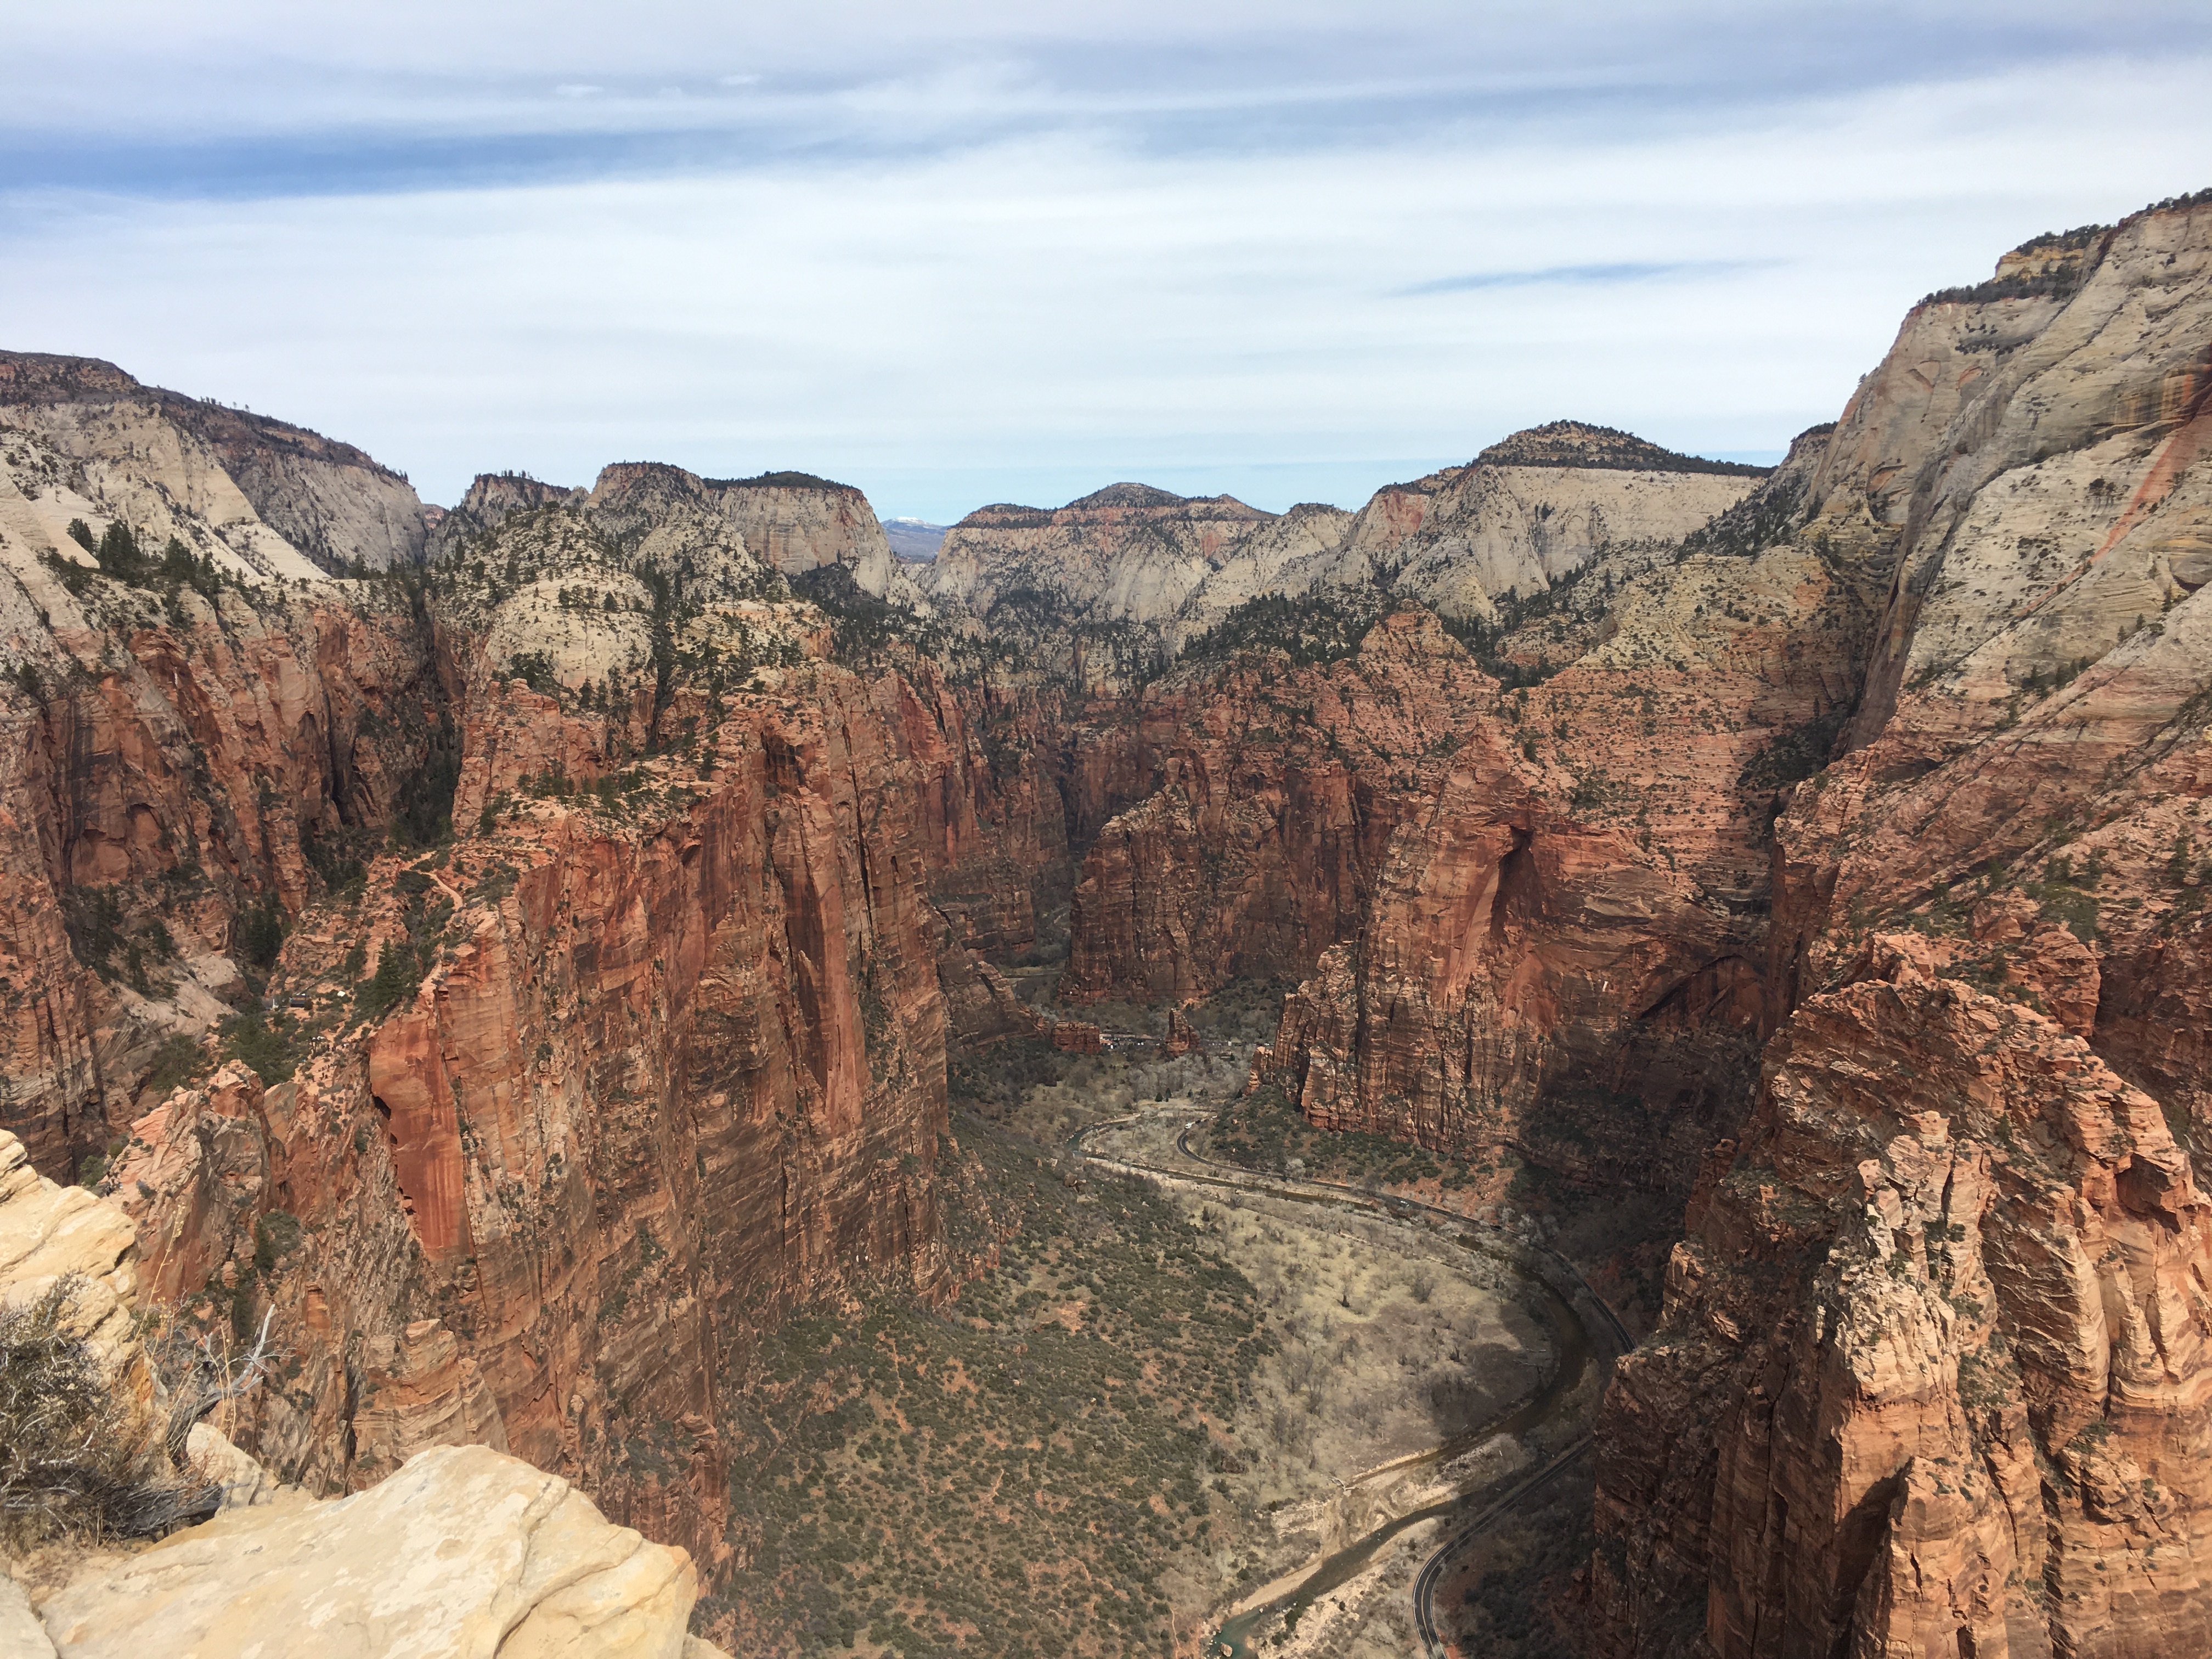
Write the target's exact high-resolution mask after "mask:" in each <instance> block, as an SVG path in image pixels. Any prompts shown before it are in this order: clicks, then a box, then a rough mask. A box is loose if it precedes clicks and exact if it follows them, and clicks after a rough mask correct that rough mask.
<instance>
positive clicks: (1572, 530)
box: [921, 421, 1764, 655]
mask: <svg viewBox="0 0 2212 1659" xmlns="http://www.w3.org/2000/svg"><path fill="white" fill-rule="evenodd" d="M1763 471H1764V469H1761V468H1758V467H1750V466H1741V465H1730V464H1728V463H1724V462H1716V461H1704V460H1699V459H1698V458H1696V457H1694V456H1688V455H1677V454H1675V453H1673V452H1672V451H1669V450H1664V449H1661V448H1660V447H1657V446H1656V445H1655V444H1650V443H1646V442H1644V441H1643V440H1642V439H1640V438H1636V437H1632V436H1631V435H1629V434H1627V433H1625V432H1615V431H1613V430H1612V429H1611V428H1605V427H1591V426H1585V425H1582V424H1580V423H1578V422H1567V421H1561V422H1553V424H1552V425H1550V426H1547V427H1541V428H1536V429H1535V430H1534V431H1532V432H1528V433H1522V434H1519V435H1516V436H1515V437H1512V438H1509V439H1507V440H1506V441H1504V442H1503V443H1500V444H1497V445H1494V446H1492V447H1491V448H1490V449H1487V450H1485V451H1484V452H1483V453H1481V454H1480V455H1479V456H1477V457H1476V458H1475V459H1474V460H1473V461H1471V462H1469V463H1468V465H1465V466H1461V467H1453V468H1450V469H1449V470H1447V471H1443V472H1439V473H1435V474H1432V475H1431V476H1430V477H1426V478H1422V479H1419V480H1417V481H1416V482H1414V483H1408V484H1397V485H1393V486H1391V487H1389V488H1388V489H1383V490H1380V491H1378V492H1376V495H1375V497H1374V499H1373V500H1372V501H1370V502H1369V503H1368V504H1367V506H1366V507H1364V508H1363V509H1362V510H1361V511H1360V512H1359V513H1357V514H1352V513H1344V512H1341V511H1340V510H1339V509H1337V508H1335V507H1326V506H1321V505H1317V504H1313V503H1308V504H1305V505H1303V506H1299V507H1292V508H1291V510H1290V512H1288V513H1284V514H1281V515H1277V514H1274V513H1264V512H1261V511H1260V510H1259V509H1258V508H1255V507H1247V506H1246V505H1245V504H1244V503H1243V502H1242V501H1237V500H1236V499H1235V498H1234V497H1233V496H1228V495H1216V496H1201V497H1197V498H1186V497H1184V496H1181V495H1171V494H1170V493H1169V492H1168V491H1166V490H1164V489H1152V488H1151V487H1149V486H1147V485H1145V484H1136V483H1119V484H1114V485H1110V486H1109V487H1108V488H1107V489H1102V490H1098V491H1097V492H1096V493H1095V494H1092V495H1085V496H1084V497H1083V498H1082V499H1081V500H1080V501H1071V502H1069V503H1068V504H1067V505H1066V507H1060V508H1059V509H1057V510H1055V511H1046V510H1044V509H1041V508H1037V507H1012V506H1006V505H1000V506H996V507H983V508H981V509H980V510H978V511H976V512H975V513H969V515H968V517H966V518H965V519H963V520H961V521H960V522H959V523H958V524H957V525H955V526H952V528H951V530H949V531H947V532H945V541H944V544H943V545H942V547H941V548H940V550H939V553H938V556H937V559H936V561H935V562H934V563H933V564H932V565H931V566H929V567H928V568H927V570H926V571H925V572H924V573H923V574H922V575H921V586H922V587H923V589H924V591H925V592H927V593H928V594H929V596H930V597H931V599H933V600H934V601H935V602H936V603H937V604H938V605H939V607H940V608H941V609H944V610H945V611H949V612H962V611H964V612H965V613H967V614H968V615H969V616H972V617H977V618H979V619H981V621H983V622H984V623H986V624H987V626H988V628H989V629H990V630H991V632H992V633H993V634H994V635H1000V636H1006V637H1014V638H1018V639H1027V638H1028V637H1029V636H1030V635H1039V634H1042V635H1051V634H1054V633H1055V632H1056V631H1058V630H1061V629H1066V627H1067V626H1068V625H1069V624H1071V623H1072V624H1076V625H1078V626H1079V627H1083V628H1088V629H1115V628H1129V629H1134V630H1136V635H1137V637H1138V638H1139V639H1141V640H1143V641H1147V642H1149V643H1150V644H1151V645H1152V646H1153V647H1155V648H1156V649H1158V650H1160V651H1163V652H1164V653H1167V654H1169V655H1172V654H1173V653H1176V652H1179V651H1180V650H1182V647H1184V646H1185V645H1187V644H1188V643H1189V642H1190V641H1193V640H1194V639H1196V638H1197V637H1198V636H1199V635H1202V634H1204V633H1205V632H1206V630H1207V629H1211V628H1213V627H1215V626H1216V625H1218V623H1221V622H1222V621H1223V620H1224V619H1225V618H1226V617H1228V616H1229V615H1230V614H1231V612H1232V611H1235V610H1236V608H1237V606H1239V605H1244V604H1246V603H1248V602H1249V601H1251V600H1253V599H1264V598H1271V597H1272V598H1279V599H1298V598H1301V597H1304V596H1306V595H1309V594H1316V595H1323V596H1327V595H1334V594H1353V595H1359V596H1363V597H1364V598H1366V599H1369V600H1370V601H1371V600H1372V598H1373V596H1374V595H1375V594H1376V593H1377V592H1379V593H1381V594H1383V595H1388V596H1394V597H1396V598H1399V599H1406V600H1411V601H1414V602H1417V603H1420V604H1423V605H1431V606H1433V607H1434V608H1435V609H1437V610H1438V611H1443V612H1445V613H1447V614H1449V615H1451V616H1455V617H1475V618H1480V619H1484V620H1494V619H1495V617H1496V615H1497V610H1496V605H1495V604H1494V601H1495V600H1496V599H1498V598H1501V597H1503V596H1504V595H1506V594H1509V593H1520V594H1522V595H1528V594H1534V593H1536V592H1541V591H1543V590H1545V589H1547V588H1548V587H1549V586H1551V585H1552V584H1553V583H1554V582H1556V581H1558V580H1560V579H1562V578H1564V577H1565V576H1567V575H1569V574H1572V573H1575V572H1577V571H1578V570H1580V569H1581V568H1583V567H1584V566H1586V565H1587V564H1588V563H1589V561H1590V560H1591V559H1592V558H1593V557H1595V556H1596V555H1597V553H1598V552H1599V551H1600V550H1602V549H1605V548H1607V547H1611V546H1614V545H1616V544H1620V545H1626V544H1632V543H1653V542H1674V541H1678V540H1680V538H1682V537H1684V536H1685V535H1686V534H1688V533H1689V532H1691V531H1692V530H1695V529H1697V528H1698V527H1699V526H1701V525H1703V524H1704V523H1705V521H1706V520H1708V519H1710V518H1711V517H1712V516H1713V515H1714V514H1715V513H1718V512H1721V511H1722V510H1723V509H1724V508H1727V507H1732V506H1734V505H1735V504H1736V503H1737V502H1738V501H1741V499H1742V498H1743V496H1744V495H1746V494H1747V493H1748V492H1749V491H1750V489H1752V487H1753V484H1754V483H1756V482H1757V480H1758V478H1759V477H1760V476H1761V475H1762V473H1763Z"/></svg>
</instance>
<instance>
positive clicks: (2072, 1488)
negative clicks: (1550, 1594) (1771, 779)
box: [1594, 938, 2212, 1659]
mask: <svg viewBox="0 0 2212 1659" xmlns="http://www.w3.org/2000/svg"><path fill="white" fill-rule="evenodd" d="M1919 946H1920V941H1918V940H1917V939H1905V940H1892V939H1886V938H1878V939H1876V940H1875V945H1874V948H1873V951H1872V953H1871V959H1870V963H1869V971H1870V972H1873V973H1876V974H1879V975H1882V976H1881V977H1879V978H1873V979H1868V980H1864V981H1860V982H1857V983H1856V984H1853V985H1850V986H1849V987H1845V988H1844V989H1842V990H1839V991H1833V992H1827V993H1824V994H1821V995H1819V996H1816V997H1814V998H1812V999H1810V1000H1808V1001H1807V1002H1806V1003H1805V1005H1804V1006H1802V1007H1801V1008H1800V1009H1799V1010H1798V1011H1797V1012H1796V1015H1795V1016H1794V1017H1793V1018H1791V1020H1790V1023H1789V1024H1787V1025H1786V1026H1785V1027H1784V1030H1782V1032H1781V1033H1780V1035H1779V1036H1778V1037H1777V1039H1776V1041H1775V1042H1774V1044H1773V1045H1772V1047H1771V1049H1770V1051H1769V1054H1768V1056H1767V1060H1766V1074H1765V1085H1764V1087H1763V1089H1762V1091H1761V1095H1760V1101H1759V1109H1758V1110H1757V1112H1756V1114H1755V1115H1754V1116H1753V1120H1752V1122H1751V1124H1750V1126H1749V1127H1748V1128H1747V1131H1746V1133H1745V1135H1744V1138H1743V1140H1742V1143H1741V1146H1731V1147H1724V1148H1723V1151H1722V1152H1720V1153H1719V1154H1717V1156H1716V1158H1715V1160H1714V1164H1713V1165H1712V1169H1711V1174H1712V1175H1713V1176H1715V1177H1716V1178H1715V1179H1713V1180H1712V1181H1711V1182H1710V1183H1709V1184H1708V1185H1706V1186H1705V1187H1704V1188H1701V1189H1700V1193H1699V1199H1698V1200H1697V1202H1696V1203H1695V1204H1694V1205H1693V1206H1692V1212H1691V1216H1690V1229H1691V1237H1690V1238H1689V1240H1688V1242H1686V1243H1683V1244H1681V1245H1679V1246H1677V1247H1676V1249H1675V1252H1674V1261H1673V1263H1672V1265H1671V1267H1670V1268H1669V1271H1668V1296H1667V1306H1666V1311H1665V1314H1664V1316H1663V1318H1662V1324H1661V1327H1660V1329H1659V1330H1658V1332H1657V1333H1656V1334H1655V1336H1654V1337H1653V1339H1652V1340H1650V1342H1649V1343H1647V1344H1646V1345H1645V1346H1644V1348H1642V1349H1641V1350H1639V1351H1638V1352H1637V1353H1636V1354H1635V1355H1634V1356H1633V1357H1632V1358H1631V1359H1630V1360H1629V1361H1627V1362H1626V1364H1624V1367H1623V1369H1622V1370H1621V1372H1620V1376H1619V1377H1618V1379H1617V1380H1616V1382H1615V1383H1614V1386H1613V1391H1612V1394H1611V1395H1610V1396H1609V1398H1608V1401H1607V1408H1606V1412H1607V1416H1606V1422H1605V1425H1604V1430H1603V1432H1604V1439H1605V1443H1606V1445H1607V1468H1606V1475H1605V1480H1604V1482H1603V1485H1602V1486H1601V1492H1600V1498H1599V1504H1600V1507H1599V1525H1600V1528H1601V1533H1602V1534H1604V1535H1605V1537H1606V1540H1607V1543H1606V1547H1603V1548H1601V1550H1600V1552H1599V1554H1598V1557H1597V1559H1596V1562H1595V1566H1594V1572H1595V1596H1596V1599H1597V1601H1598V1604H1599V1606H1600V1607H1601V1609H1602V1610H1603V1611H1604V1612H1605V1613H1607V1615H1608V1618H1607V1622H1606V1624H1605V1626H1604V1630H1605V1640H1604V1643H1603V1645H1602V1646H1601V1649H1600V1651H1601V1652H1606V1653H1630V1652H1638V1651H1644V1650H1650V1649H1651V1648H1652V1647H1653V1646H1654V1645H1656V1642H1657V1641H1658V1640H1662V1639H1663V1638H1664V1637H1665V1635H1666V1634H1667V1632H1666V1630H1665V1626H1666V1624H1667V1622H1668V1620H1666V1618H1665V1617H1664V1613H1665V1612H1666V1611H1669V1610H1670V1609H1668V1607H1667V1603H1666V1602H1665V1601H1659V1600H1658V1599H1657V1598H1654V1597H1653V1596H1652V1595H1650V1590H1651V1589H1652V1588H1653V1587H1654V1585H1655V1583H1668V1581H1670V1580H1671V1581H1674V1582H1675V1583H1676V1584H1677V1585H1679V1586H1680V1589H1679V1590H1678V1593H1680V1595H1681V1599H1682V1601H1683V1602H1684V1603H1687V1604H1689V1605H1692V1606H1694V1607H1697V1608H1698V1609H1699V1611H1700V1612H1702V1613H1703V1618H1702V1621H1701V1622H1702V1627H1703V1637H1704V1640H1705V1644H1706V1645H1707V1647H1708V1648H1709V1649H1710V1650H1711V1651H1712V1652H1714V1653H1715V1654H1717V1655H1719V1656H1723V1659H1733V1656H1739V1655H1741V1656H1748V1655H1753V1654H1763V1653H1770V1652H1771V1653H1779V1654H1796V1653H1803V1654H1825V1653H1837V1652H1850V1653H1852V1654H1869V1655H1885V1656H1887V1655H1899V1656H1905V1655H1921V1654H1927V1653H1936V1652H1942V1653H1951V1652H1959V1653H1972V1654H1976V1655H1982V1654H2014V1655H2024V1654H2048V1653H2053V1652H2057V1653H2068V1654H2084V1655H2087V1654H2134V1653H2152V1652H2164V1651H2194V1650H2197V1649H2198V1648H2200V1647H2203V1645H2204V1644H2206V1643H2207V1642H2212V1595H2208V1590H2212V1586H2208V1585H2207V1584H2206V1583H2204V1582H2203V1575H2204V1568H2203V1549H2204V1543H2203V1534H2204V1531H2205V1528H2206V1527H2207V1525H2208V1524H2212V1522H2208V1521H2207V1520H2206V1516H2207V1515H2208V1513H2212V1511H2209V1510H2208V1508H2207V1494H2206V1492H2205V1490H2204V1488H2205V1486H2206V1483H2207V1474H2206V1469H2207V1464H2206V1462H2205V1449H2206V1443H2207V1440H2208V1437H2212V1363H2209V1362H2212V1356H2208V1353H2207V1351H2206V1346H2205V1320H2206V1316H2207V1314H2208V1312H2212V1308H2208V1306H2207V1302H2206V1291H2205V1274H2206V1270H2207V1267H2208V1265H2212V1263H2208V1253H2212V1229H2208V1225H2207V1222H2208V1209H2207V1206H2206V1204H2205V1201H2204V1200H2203V1196H2202V1194H2200V1193H2199V1192H2198V1190H2197V1186H2196V1182H2195V1180H2194V1177H2193V1176H2192V1174H2191V1170H2190V1165H2189V1159H2188V1158H2187V1156H2186V1154H2185V1153H2184V1152H2182V1151H2181V1149H2180V1148H2179V1147H2178V1146H2176V1145H2175V1143H2174V1141H2173V1139H2172V1136H2171V1135H2170V1134H2169V1133H2167V1130H2166V1121H2165V1119H2164V1117H2163V1115H2161V1113H2160V1109H2159V1105H2158V1103H2157V1102H2155V1101H2154V1100H2152V1099H2151V1098H2150V1097H2148V1096H2147V1095H2145V1094H2143V1093H2142V1091H2138V1090H2136V1089H2132V1088H2130V1087H2129V1086H2128V1085H2126V1084H2125V1083H2124V1082H2123V1081H2122V1080H2121V1079H2119V1078H2118V1076H2116V1075H2115V1074H2114V1073H2112V1071H2111V1070H2110V1069H2109V1068H2108V1067H2106V1066H2104V1065H2103V1064H2102V1063H2101V1062H2100V1061H2099V1060H2097V1058H2096V1057H2095V1055H2094V1054H2092V1053H2091V1052H2090V1051H2089V1050H2088V1048H2087V1046H2086V1045H2084V1044H2083V1043H2082V1042H2081V1040H2080V1039H2079V1038H2078V1037H2075V1036H2072V1035H2070V1034H2069V1033H2068V1032H2066V1031H2065V1030H2063V1029H2062V1028H2061V1027H2059V1026H2058V1025H2057V1024H2055V1023H2053V1022H2051V1021H2050V1020H2047V1019H2045V1018H2043V1017H2041V1016H2039V1015H2038V1014H2036V1013H2034V1012H2033V1011H2031V1010H2027V1009H2025V1008H2023V1007H2021V1006H2019V1005H2017V1004H2015V1003H2010V1002H2006V1001H2002V1000H1998V999H1996V998H1992V997H1989V996H1985V995H1983V994H1979V993H1977V992H1975V991H1974V990H1972V988H1971V987H1967V986H1966V985H1964V984H1962V983H1960V982H1958V981H1948V980H1941V979H1933V978H1930V977H1929V976H1928V975H1927V974H1926V972H1925V970H1924V969H1923V967H1922V966H1921V964H1920V962H1919V961H1918V960H1917V958H1918V957H1921V956H1922V955H1923V951H1921V949H1920V948H1919ZM1731 1154H1732V1156H1731ZM1693 1494H1694V1495H1693ZM1682 1581H1686V1583H1683V1582H1682ZM1655 1603H1656V1605H1655Z"/></svg>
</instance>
